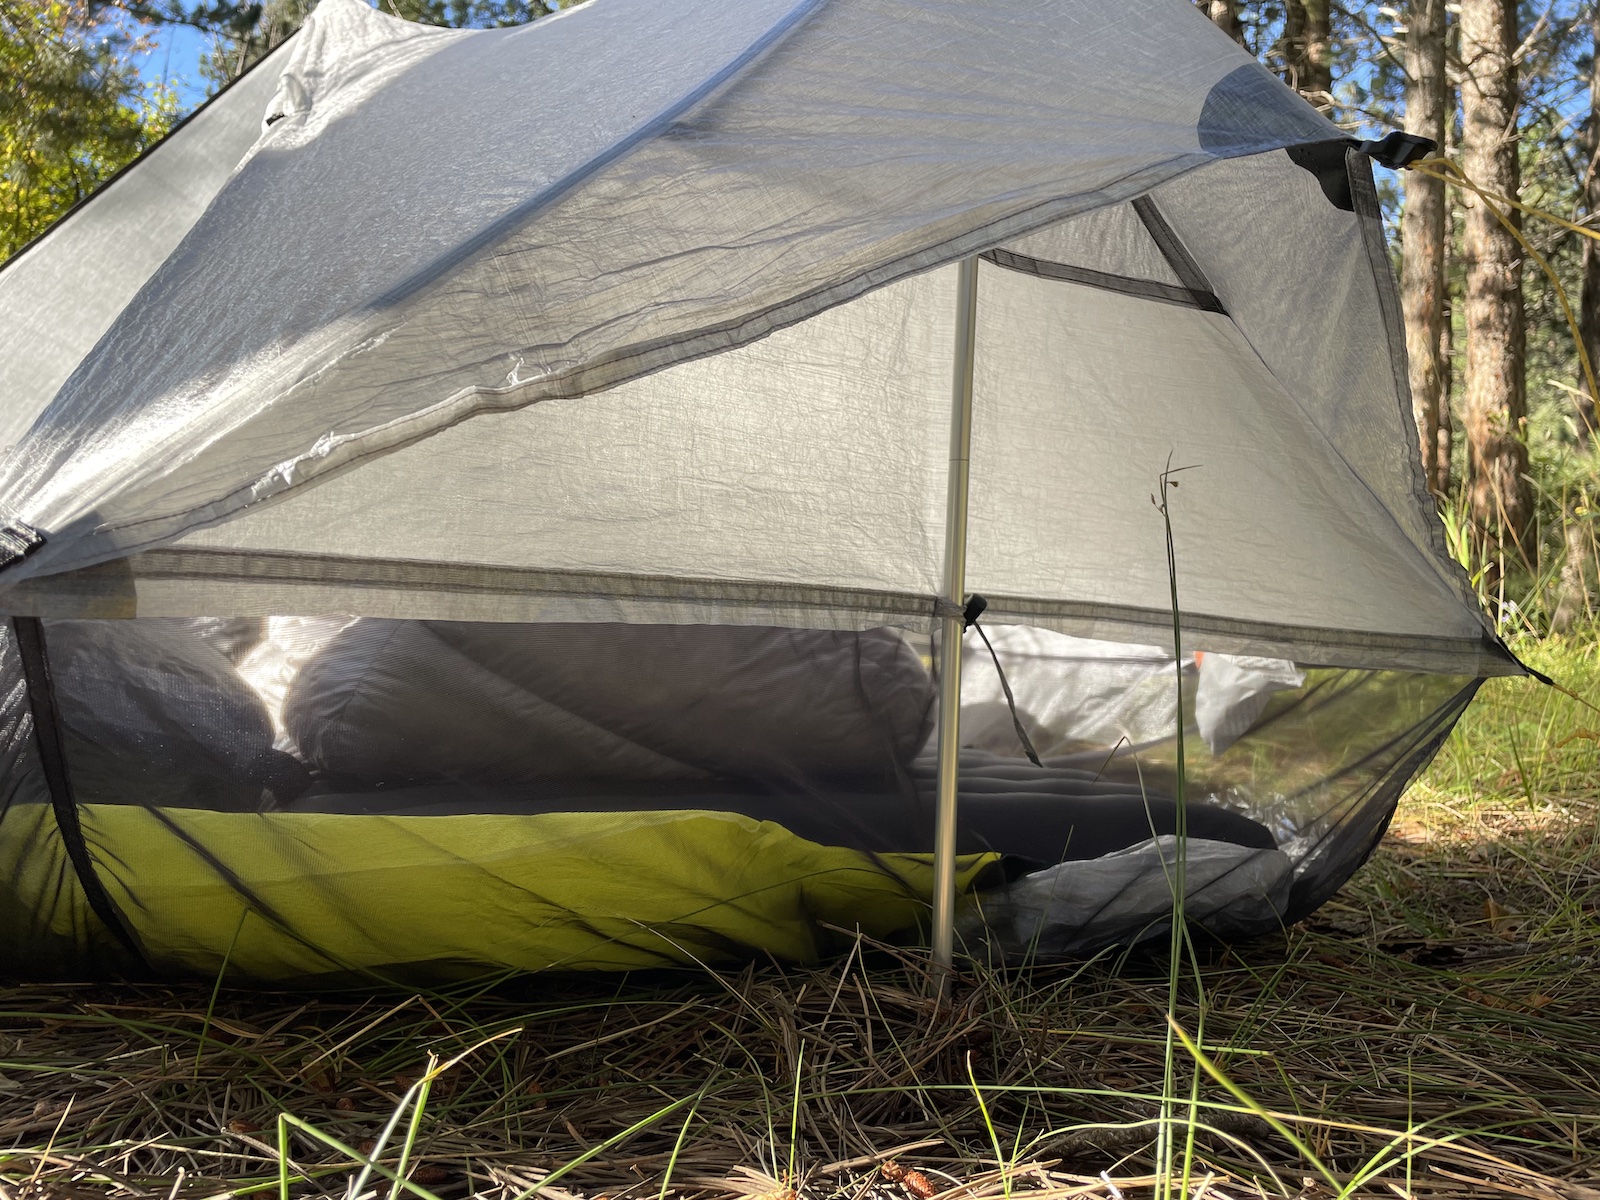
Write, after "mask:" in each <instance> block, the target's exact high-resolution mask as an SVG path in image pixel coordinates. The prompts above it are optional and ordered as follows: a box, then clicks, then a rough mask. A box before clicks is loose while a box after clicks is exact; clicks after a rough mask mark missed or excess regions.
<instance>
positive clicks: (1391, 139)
mask: <svg viewBox="0 0 1600 1200" xmlns="http://www.w3.org/2000/svg"><path fill="white" fill-rule="evenodd" d="M1356 149H1358V150H1360V151H1361V153H1363V154H1365V155H1366V156H1367V157H1368V158H1370V159H1371V160H1372V161H1373V162H1375V163H1377V164H1378V165H1379V166H1382V167H1388V168H1389V170H1391V171H1399V170H1401V169H1402V168H1404V167H1409V166H1410V165H1411V164H1412V163H1414V162H1416V161H1417V160H1418V159H1423V158H1427V157H1428V155H1430V154H1432V153H1433V152H1434V151H1436V150H1438V149H1439V143H1438V142H1436V141H1434V140H1433V139H1432V138H1425V137H1423V136H1422V135H1421V134H1418V133H1402V132H1401V131H1400V130H1398V129H1396V130H1394V131H1393V132H1391V133H1386V134H1384V135H1383V137H1381V138H1379V139H1378V140H1377V141H1375V142H1362V143H1361V145H1359V146H1358V147H1356Z"/></svg>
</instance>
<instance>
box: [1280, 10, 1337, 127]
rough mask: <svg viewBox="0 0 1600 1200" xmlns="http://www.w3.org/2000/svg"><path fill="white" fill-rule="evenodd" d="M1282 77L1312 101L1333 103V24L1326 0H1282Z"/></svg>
mask: <svg viewBox="0 0 1600 1200" xmlns="http://www.w3.org/2000/svg"><path fill="white" fill-rule="evenodd" d="M1280 45H1281V52H1280V53H1281V57H1282V59H1283V80H1284V82H1285V83H1287V84H1288V85H1289V86H1290V87H1292V88H1294V90H1295V91H1297V92H1299V93H1300V94H1301V95H1302V96H1304V97H1305V98H1306V99H1307V100H1309V101H1310V102H1311V103H1312V104H1315V105H1316V106H1317V107H1318V108H1320V109H1323V110H1324V111H1326V110H1327V109H1329V108H1331V107H1333V26H1332V20H1331V16H1330V12H1329V0H1286V3H1285V4H1284V7H1283V40H1282V42H1281V43H1280Z"/></svg>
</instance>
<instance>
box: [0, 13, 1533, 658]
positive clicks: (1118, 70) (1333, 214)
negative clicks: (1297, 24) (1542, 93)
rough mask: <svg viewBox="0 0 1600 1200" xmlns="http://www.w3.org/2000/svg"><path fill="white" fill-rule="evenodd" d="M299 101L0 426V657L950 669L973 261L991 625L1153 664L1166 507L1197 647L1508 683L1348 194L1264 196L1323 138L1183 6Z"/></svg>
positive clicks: (753, 25) (790, 18) (416, 57)
mask: <svg viewBox="0 0 1600 1200" xmlns="http://www.w3.org/2000/svg"><path fill="white" fill-rule="evenodd" d="M272 70H273V73H275V74H278V72H277V70H276V68H275V67H274V68H272ZM276 83H277V91H276V95H275V96H274V97H273V100H272V103H271V104H270V105H268V106H267V114H266V116H267V121H268V125H267V128H266V132H265V133H264V134H263V135H262V137H261V138H260V140H259V141H258V142H256V144H255V145H254V146H253V148H251V149H250V150H249V153H248V154H247V156H246V157H245V158H244V160H243V162H242V163H239V164H238V166H237V168H236V169H235V170H234V171H233V174H232V175H231V177H230V178H229V179H228V181H227V183H226V185H225V186H223V187H222V188H221V189H220V190H219V191H217V192H216V194H215V196H214V198H212V199H211V202H210V206H209V208H207V209H206V211H205V212H204V214H203V215H202V216H201V217H200V218H199V220H198V221H196V222H194V224H193V227H192V229H190V230H189V231H188V233H187V235H186V236H185V237H184V238H183V240H182V241H181V243H179V244H178V245H177V247H176V249H175V250H173V251H172V253H171V255H170V257H167V258H166V260H165V262H164V263H163V265H162V266H161V267H160V268H159V270H156V271H155V272H154V273H153V274H152V275H150V276H149V278H148V281H147V282H144V284H143V287H142V289H141V290H139V291H138V294H137V295H136V296H134V297H133V298H132V300H131V302H129V303H127V305H126V307H125V308H124V309H123V310H122V312H121V315H120V316H119V317H118V318H117V319H116V321H115V322H114V323H113V324H112V325H111V326H110V328H109V331H108V332H106V333H105V336H104V337H102V338H101V339H100V340H99V342H98V344H97V345H96V346H95V347H94V349H93V350H92V351H91V352H89V353H88V354H87V356H86V357H85V358H84V359H83V361H82V362H81V364H79V365H78V366H77V368H76V370H74V371H73V372H72V374H71V377H70V378H69V379H67V380H66V382H65V384H64V386H62V387H61V388H60V390H59V392H58V393H57V394H56V395H55V396H54V398H53V399H52V400H50V401H49V402H48V405H47V406H45V404H44V399H43V397H42V396H41V395H40V394H39V390H38V389H39V388H40V387H42V386H44V385H45V383H46V382H47V381H46V379H45V373H43V372H41V373H40V378H39V380H38V381H36V382H34V383H30V384H28V385H25V386H24V385H19V386H18V387H17V389H16V390H15V391H13V392H12V393H10V394H7V395H6V397H5V399H4V403H5V405H6V406H7V407H6V410H5V413H4V416H3V418H0V420H3V421H4V422H8V423H11V424H14V425H16V426H17V427H18V428H21V427H23V426H25V425H27V424H28V422H29V421H30V420H31V421H32V425H31V428H30V429H28V432H27V433H26V434H25V435H24V436H22V437H21V438H20V440H19V441H18V442H17V444H16V445H15V447H14V448H13V449H12V450H11V451H10V452H9V454H8V455H7V456H6V458H5V459H4V461H3V462H0V516H3V518H4V519H5V521H8V522H10V523H12V524H15V525H19V526H27V527H31V528H32V529H34V530H37V531H39V532H40V533H41V534H42V535H43V538H44V544H43V546H42V547H40V548H38V549H37V550H36V551H35V552H34V553H32V554H31V555H29V556H28V557H26V558H22V559H19V560H18V561H15V562H13V563H11V564H10V565H9V566H8V567H6V568H5V569H4V571H3V572H0V606H4V607H5V608H6V609H7V610H9V611H13V612H37V613H42V614H46V615H80V616H99V615H104V616H134V615H137V616H159V615H198V614H216V613H336V612H360V613H364V614H368V615H378V616H395V617H429V618H445V619H470V620H512V621H526V620H630V621H663V620H664V621H733V622H755V623H773V624H796V625H813V626H819V627H847V628H863V627H868V626H871V625H876V624H895V625H900V626H904V627H908V628H918V629H929V628H931V627H932V624H933V616H934V609H933V600H934V598H935V597H937V596H938V595H939V592H940V588H941V584H940V575H941V561H942V556H943V547H944V543H945V536H946V530H945V527H944V526H945V469H946V462H945V460H946V457H947V453H948V450H947V437H948V423H949V404H950V400H949V381H950V370H951V361H952V357H953V351H954V340H955V337H954V312H955V280H954V274H955V272H954V269H953V268H951V267H949V266H947V264H950V263H952V262H954V261H955V260H956V259H959V258H962V257H965V256H967V255H971V254H976V253H984V254H985V255H986V259H985V261H984V262H983V263H982V266H981V269H980V275H979V304H978V312H979V319H978V320H979V324H978V337H977V356H976V384H975V389H976V390H975V398H974V432H973V451H972V476H971V497H972V500H971V505H972V507H971V520H970V537H969V546H970V550H969V554H970V559H969V564H968V584H969V586H970V587H971V588H972V589H973V590H974V591H978V592H982V593H983V594H985V595H986V596H988V597H989V598H990V600H991V604H992V609H991V613H992V616H991V619H993V620H996V621H997V622H1003V621H1005V620H1008V619H1009V620H1015V621H1017V622H1019V623H1027V624H1032V625H1036V626H1041V627H1046V628H1053V629H1057V630H1060V631H1062V632H1067V633H1073V634H1077V635H1080V636H1090V637H1106V638H1121V639H1125V640H1134V641H1139V642H1150V641H1152V640H1158V639H1157V638H1155V637H1154V636H1153V634H1152V630H1157V631H1159V630H1160V629H1161V628H1163V627H1164V626H1165V627H1168V628H1170V620H1171V617H1170V602H1169V598H1168V580H1167V574H1166V567H1165V551H1164V544H1163V541H1162V529H1161V523H1160V519H1159V517H1158V516H1156V515H1155V514H1154V513H1153V511H1152V509H1151V507H1150V502H1149V495H1150V493H1151V492H1152V491H1153V490H1154V487H1155V481H1156V477H1157V475H1158V473H1159V472H1160V471H1161V470H1162V468H1163V467H1164V466H1165V465H1166V464H1167V462H1168V461H1169V459H1170V461H1171V462H1172V463H1173V464H1174V465H1184V466H1187V465H1191V464H1196V465H1197V469H1195V470H1192V471H1189V472H1186V473H1185V474H1184V475H1182V476H1180V479H1181V488H1180V490H1179V492H1177V493H1175V495H1174V504H1173V516H1174V526H1175V532H1176V536H1177V544H1178V568H1179V577H1180V589H1181V594H1182V605H1183V608H1184V616H1185V621H1186V624H1187V626H1188V627H1189V629H1190V630H1191V631H1192V632H1193V634H1194V635H1195V636H1196V637H1197V638H1198V639H1199V642H1200V644H1201V646H1202V648H1206V649H1214V650H1219V651H1224V652H1234V653H1250V654H1265V655H1271V656H1276V657H1283V658H1293V659H1298V660H1300V661H1310V662H1325V663H1334V664H1342V665H1352V666H1367V667H1409V668H1418V669H1425V670H1437V671H1449V672H1459V673H1466V674H1478V673H1486V672H1492V671H1497V670H1508V669H1515V668H1514V665H1513V664H1511V663H1509V662H1508V661H1507V660H1506V659H1505V658H1503V657H1502V656H1500V655H1499V654H1498V653H1497V651H1496V649H1495V646H1494V643H1493V639H1492V635H1491V634H1489V632H1488V631H1487V627H1486V626H1485V624H1484V622H1483V618H1482V616H1481V614H1480V613H1479V612H1478V610H1477V608H1476V605H1475V603H1474V602H1473V600H1472V597H1471V594H1470V591H1469V590H1468V589H1467V587H1466V585H1465V581H1464V578H1463V577H1462V575H1461V573H1460V571H1459V569H1458V568H1456V566H1455V565H1454V564H1453V563H1452V562H1451V561H1450V560H1449V557H1448V555H1447V554H1446V552H1445V548H1444V545H1443V542H1442V538H1441V536H1440V531H1439V527H1438V521H1437V518H1436V517H1435V516H1434V514H1433V510H1432V502H1431V500H1430V499H1429V498H1428V497H1427V495H1426V493H1425V491H1424V489H1423V486H1422V481H1421V474H1420V469H1419V466H1418V463H1417V462H1416V451H1415V434H1414V431H1413V429H1412V425H1411V418H1410V403H1409V399H1408V397H1407V395H1406V391H1405V373H1404V369H1403V361H1404V360H1403V342H1402V341H1401V340H1400V334H1399V331H1398V328H1397V323H1396V320H1395V303H1394V296H1393V284H1392V280H1391V278H1390V275H1389V268H1388V265H1387V261H1386V257H1385V254H1384V249H1383V244H1382V231H1381V224H1380V222H1379V220H1378V214H1377V206H1376V199H1375V196H1374V195H1373V193H1372V185H1371V181H1370V176H1369V174H1368V171H1369V168H1368V165H1367V163H1366V160H1365V159H1364V158H1362V157H1361V156H1360V155H1359V154H1356V153H1355V152H1354V151H1353V150H1352V151H1350V153H1349V172H1348V177H1347V179H1346V180H1345V183H1346V185H1347V186H1346V193H1347V205H1346V206H1341V204H1340V203H1339V202H1338V201H1337V198H1336V197H1331V196H1330V194H1329V192H1328V189H1327V187H1326V186H1325V185H1326V182H1327V180H1326V170H1324V175H1323V177H1321V178H1319V176H1318V175H1316V174H1314V173H1313V172H1312V171H1310V170H1308V169H1306V168H1305V167H1303V166H1301V165H1299V164H1298V163H1297V162H1295V161H1292V160H1291V158H1290V157H1289V156H1288V155H1286V154H1283V153H1281V152H1280V151H1281V150H1283V149H1284V148H1286V147H1298V146H1306V145H1311V144H1323V145H1324V147H1326V144H1327V143H1330V142H1336V141H1337V139H1338V138H1339V136H1340V135H1339V133H1338V131H1337V130H1336V129H1334V128H1333V127H1332V126H1330V125H1328V124H1327V123H1326V122H1324V121H1323V120H1322V118H1320V117H1319V116H1317V115H1316V114H1315V113H1314V112H1313V111H1312V110H1311V109H1310V108H1309V107H1307V106H1305V105H1304V104H1303V103H1302V102H1301V101H1300V100H1299V99H1298V98H1297V97H1295V96H1294V94H1293V93H1292V92H1290V91H1289V90H1288V89H1286V88H1284V87H1282V86H1281V85H1280V84H1278V83H1277V82H1276V81H1275V80H1273V79H1272V77H1271V76H1270V75H1269V74H1268V73H1267V72H1265V70H1264V69H1262V68H1261V67H1259V65H1257V64H1255V63H1254V62H1253V61H1252V60H1250V59H1249V58H1248V57H1247V56H1246V55H1245V54H1244V53H1243V52H1242V51H1240V50H1239V48H1238V47H1237V46H1234V45H1233V44H1232V43H1231V42H1230V41H1229V40H1228V39H1227V38H1226V37H1224V36H1223V35H1221V34H1220V33H1219V32H1218V31H1217V30H1216V29H1215V28H1214V27H1213V26H1211V24H1210V23H1209V22H1208V21H1206V20H1205V19H1204V18H1203V17H1202V16H1200V15H1199V14H1198V13H1196V12H1195V11H1194V9H1193V8H1192V6H1190V5H1188V4H1187V3H1184V2H1183V0H1135V2H1133V3H1129V2H1128V0H1118V2H1117V3H1112V0H997V2H995V3H991V4H985V5H982V6H975V5H971V4H969V3H955V2H949V3H943V2H938V0H802V2H800V3H798V4H797V3H795V0H745V2H743V3H740V4H737V5H733V4H726V3H719V2H716V0H686V2H685V3H681V4H675V5H671V6H663V5H659V4H656V3H653V2H651V0H590V2H589V3H588V4H585V5H584V6H582V7H580V8H578V9H575V10H571V11H569V12H565V13H562V14H561V15H559V16H558V17H553V18H547V19H545V20H543V21H539V22H536V23H535V24H533V25H531V26H527V27H523V28H520V29H513V30H496V31H483V32H470V33H468V32H460V31H439V30H430V29H425V28H422V27H419V26H415V25H410V24H407V23H405V22H402V21H398V20H396V19H393V18H390V17H387V16H384V15H383V14H381V13H378V12H376V11H375V10H373V9H371V8H368V7H367V6H366V5H365V4H363V3H361V0H323V4H322V5H321V7H319V8H318V10H317V11H316V13H315V14H314V15H313V17H312V18H311V21H310V22H309V23H308V25H307V27H306V29H305V30H304V31H303V32H302V33H301V34H300V35H299V36H298V37H297V39H296V42H295V45H294V47H293V50H292V54H291V55H290V58H289V61H288V64H287V66H286V67H284V68H283V69H282V71H281V77H280V78H279V79H277V80H276ZM252 86H253V89H254V90H253V91H252V92H251V93H248V95H257V96H258V95H259V93H260V92H261V91H262V90H263V88H264V86H265V85H264V84H253V85H252ZM236 95H237V96H239V97H240V99H239V101H238V102H239V103H241V104H242V103H243V102H244V97H246V95H247V94H246V93H244V92H243V91H241V90H240V89H235V92H234V93H230V94H229V95H228V96H226V97H224V98H223V100H222V101H219V102H218V107H219V109H222V108H223V106H225V105H229V104H230V102H232V101H234V99H235V96H236ZM226 111H233V109H232V108H228V109H226ZM1343 153H1344V151H1343V149H1342V146H1336V147H1335V149H1334V150H1333V151H1332V156H1333V161H1334V163H1335V165H1336V166H1337V165H1338V164H1339V156H1340V155H1341V154H1343ZM218 156H219V161H220V160H221V158H222V156H223V151H222V150H221V149H219V150H218ZM1327 158H1328V155H1327V154H1326V153H1324V154H1323V155H1322V159H1323V160H1326V159H1327ZM143 169H145V168H144V167H140V168H136V169H135V171H134V172H132V173H130V176H129V178H130V179H131V178H136V177H137V176H138V173H139V171H141V170H143ZM1340 175H1341V177H1343V172H1340ZM1335 190H1337V189H1335ZM108 195H109V194H108ZM49 247H50V242H49V241H47V242H46V243H45V247H44V249H46V250H48V249H49ZM9 275H10V272H7V273H6V274H5V275H0V281H6V282H13V281H10V280H9V278H8V277H9ZM84 278H85V283H84V284H81V285H74V286H89V285H88V283H87V280H88V278H89V277H88V276H85V277H84ZM45 286H50V285H49V284H48V283H32V282H28V281H24V283H23V284H20V285H17V286H16V287H14V288H13V292H18V291H20V289H22V288H25V287H45ZM7 295H8V293H6V292H3V291H0V299H3V298H4V297H6V296H7ZM8 303H9V304H11V305H13V306H14V305H15V304H16V303H17V301H15V300H11V301H8ZM10 311H12V310H11V309H10V308H0V318H4V320H5V323H4V325H3V326H0V337H4V338H5V339H7V342H8V344H10V345H18V344H20V343H19V342H13V341H11V339H12V338H14V337H16V336H17V333H16V330H17V328H18V326H16V325H15V324H14V323H12V322H11V320H10V318H9V316H8V315H7V314H8V313H9V312H10ZM4 357H5V355H0V359H3V358H4ZM48 382H53V379H51V380H49V381H48ZM30 387H31V388H32V389H33V390H31V391H30ZM41 408H42V409H43V411H42V412H40V411H39V410H40V409H41ZM34 413H38V416H37V419H32V418H33V414H34ZM467 418H472V419H471V420H468V419H467Z"/></svg>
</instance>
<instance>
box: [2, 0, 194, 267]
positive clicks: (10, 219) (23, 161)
mask: <svg viewBox="0 0 1600 1200" xmlns="http://www.w3.org/2000/svg"><path fill="white" fill-rule="evenodd" d="M137 49H138V46H137V43H135V42H134V41H133V40H132V39H130V38H129V37H127V36H126V35H125V34H124V33H123V32H122V31H121V29H120V28H118V27H117V26H116V25H115V24H107V23H105V22H100V21H97V20H95V19H94V18H93V17H92V16H91V15H90V13H89V11H88V10H87V9H86V8H85V7H83V6H82V5H81V4H79V3H74V2H71V0H0V260H3V259H5V258H8V257H9V256H10V255H12V254H14V253H16V252H17V251H18V250H19V249H21V248H22V247H23V246H24V245H26V244H27V243H28V242H29V241H31V240H32V239H33V238H35V237H37V236H38V235H39V234H40V233H42V232H43V231H44V230H45V228H46V227H48V226H49V225H50V223H51V222H52V221H54V220H55V219H56V218H58V217H59V216H61V214H62V213H64V212H66V211H67V209H69V208H71V207H72V206H73V205H74V204H76V203H77V202H78V201H79V200H82V199H83V198H84V197H85V196H87V195H88V194H89V193H90V192H92V191H94V189H95V188H96V187H98V186H99V185H100V184H101V183H102V182H103V181H104V180H105V179H107V178H108V177H109V176H110V175H112V174H113V173H115V172H116V171H117V170H118V169H120V168H121V167H122V166H123V165H124V164H125V163H127V162H129V161H130V160H132V159H133V158H135V157H137V156H138V155H139V154H140V153H141V152H143V151H144V150H145V148H146V147H148V146H150V145H151V144H152V143H153V142H155V141H156V140H157V139H159V138H160V137H161V136H162V135H163V134H165V133H166V131H167V129H168V128H169V127H170V125H171V123H172V119H173V115H174V112H175V109H176V102H175V98H174V96H173V94H172V93H171V92H170V91H168V90H166V89H163V88H159V87H151V86H148V85H145V84H143V83H141V82H140V80H139V77H138V74H137V72H136V70H135V69H134V66H133V55H134V53H135V52H136V51H137Z"/></svg>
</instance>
